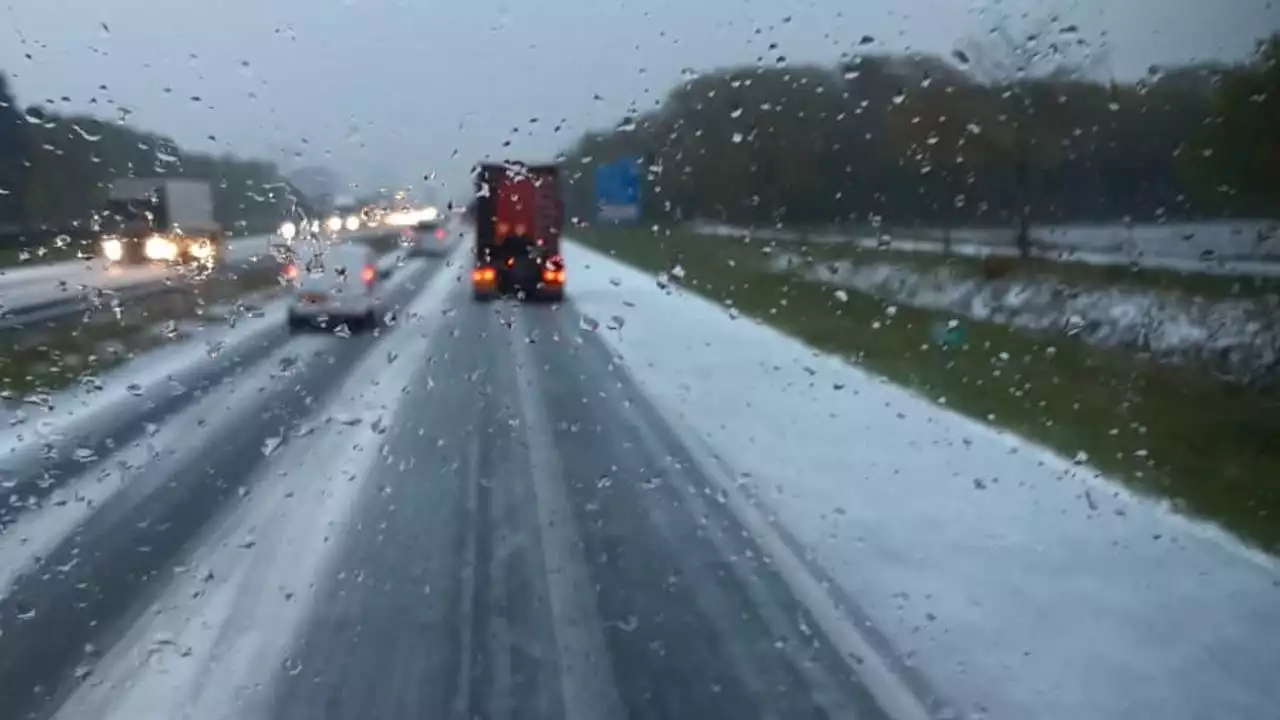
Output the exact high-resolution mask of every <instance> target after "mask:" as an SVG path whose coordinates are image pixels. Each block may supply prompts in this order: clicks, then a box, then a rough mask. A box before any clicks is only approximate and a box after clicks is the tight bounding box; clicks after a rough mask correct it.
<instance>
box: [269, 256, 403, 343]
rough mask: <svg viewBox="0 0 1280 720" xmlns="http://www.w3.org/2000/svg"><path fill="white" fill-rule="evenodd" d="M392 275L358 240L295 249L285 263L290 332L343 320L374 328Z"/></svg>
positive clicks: (350, 325)
mask: <svg viewBox="0 0 1280 720" xmlns="http://www.w3.org/2000/svg"><path fill="white" fill-rule="evenodd" d="M390 275H391V269H390V268H389V267H388V268H382V269H380V268H379V267H378V254H377V253H376V252H374V251H373V249H372V248H370V247H369V246H367V245H364V244H361V243H355V242H348V243H342V244H339V245H332V246H329V247H320V248H317V247H312V246H307V247H304V248H299V249H298V250H297V251H296V252H295V253H294V257H293V260H292V263H291V264H290V265H288V266H287V267H286V268H285V278H286V279H287V280H288V282H289V292H290V293H291V297H290V298H289V329H290V331H297V330H303V329H306V328H310V327H316V326H320V327H326V328H336V327H338V326H340V325H344V324H345V325H346V326H347V329H348V330H357V329H372V328H374V327H376V326H377V325H378V321H379V318H380V316H381V312H382V298H381V291H382V288H383V281H384V280H386V279H387V278H388V277H390Z"/></svg>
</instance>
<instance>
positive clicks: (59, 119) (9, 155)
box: [0, 73, 307, 237]
mask: <svg viewBox="0 0 1280 720" xmlns="http://www.w3.org/2000/svg"><path fill="white" fill-rule="evenodd" d="M130 176H133V177H152V176H172V177H188V178H201V179H206V180H208V181H210V183H211V184H212V186H213V194H214V214H215V216H216V218H217V220H218V222H219V223H220V224H222V226H223V227H224V228H226V229H227V230H228V232H236V233H238V232H266V231H270V230H272V229H274V228H276V227H278V226H279V224H280V222H281V218H282V217H284V216H285V214H286V213H287V212H290V211H291V210H292V209H293V208H294V206H295V204H299V203H300V204H302V205H303V206H304V207H305V205H306V204H307V201H306V199H305V198H304V197H303V196H302V195H301V194H300V193H297V192H296V191H295V190H294V189H293V188H292V187H291V186H290V185H289V183H288V182H287V181H286V180H285V178H284V177H283V176H282V174H281V173H280V172H279V170H278V169H277V168H276V167H275V165H274V164H272V163H270V162H263V161H260V160H248V159H242V158H238V157H234V156H231V155H221V156H213V155H205V154H201V153H195V152H187V151H184V150H183V149H182V148H180V147H179V146H178V145H177V143H175V142H174V141H173V140H172V139H171V138H168V137H166V136H164V135H160V134H157V133H153V132H147V131H144V130H139V129H136V128H133V127H130V126H128V125H124V124H120V123H116V122H111V121H107V120H102V119H99V118H95V117H90V116H85V115H64V114H59V113H54V112H51V111H48V110H45V109H43V108H40V107H37V106H30V107H26V108H22V107H21V106H20V105H19V104H18V101H17V100H16V98H15V97H14V96H13V93H12V92H11V91H10V88H9V85H8V83H7V80H6V78H5V77H4V75H3V73H0V234H3V235H5V236H9V237H18V236H23V237H28V236H30V237H35V236H40V235H42V234H47V233H48V232H68V233H71V234H78V232H80V233H82V232H86V231H88V229H89V228H91V227H92V224H93V219H94V217H95V214H96V213H98V212H101V211H102V209H103V208H104V207H105V205H106V198H107V192H108V188H109V186H110V183H111V181H112V179H114V178H119V177H130ZM77 231H78V232H77Z"/></svg>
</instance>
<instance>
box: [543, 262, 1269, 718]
mask: <svg viewBox="0 0 1280 720" xmlns="http://www.w3.org/2000/svg"><path fill="white" fill-rule="evenodd" d="M566 255H567V259H568V260H569V263H570V265H571V267H573V268H575V269H574V270H573V271H572V272H573V273H574V277H575V278H576V280H575V284H574V289H573V295H572V297H573V301H574V302H575V304H576V305H577V306H578V307H579V308H580V309H581V311H582V312H583V313H585V314H587V315H589V316H594V317H611V316H614V315H617V316H619V317H623V318H625V319H626V332H625V333H619V332H615V331H604V330H601V329H597V330H596V331H597V332H599V334H600V336H601V337H602V338H603V339H604V340H605V341H606V342H607V343H608V344H609V345H610V346H611V347H612V348H613V351H614V352H615V353H616V354H617V355H618V356H619V357H620V358H621V359H622V361H623V362H625V364H626V366H627V367H628V369H629V371H630V372H631V374H632V375H633V376H634V377H635V378H636V380H637V381H638V382H639V383H640V384H641V386H642V387H643V389H644V390H645V391H646V393H647V394H648V395H649V396H650V397H651V398H652V399H653V400H654V401H655V403H656V404H657V405H658V407H659V408H662V409H663V411H664V412H665V413H666V414H667V415H668V416H669V417H671V418H672V420H673V422H674V423H676V425H677V427H687V428H690V429H691V430H690V432H692V433H696V435H698V436H699V437H697V438H696V439H697V440H698V441H700V442H706V443H707V445H708V446H709V447H710V448H712V450H713V451H714V452H716V453H717V454H718V455H719V456H720V458H722V459H723V460H724V461H725V462H727V464H728V465H729V466H730V468H731V470H732V471H733V472H735V473H737V478H736V480H737V482H736V483H735V484H734V486H733V487H730V488H727V490H728V491H729V492H731V493H738V494H740V495H741V496H744V497H747V498H752V499H754V501H755V502H757V503H759V506H760V507H761V508H762V510H763V512H764V513H765V514H766V515H767V516H768V517H770V519H771V520H773V521H775V522H777V523H779V524H780V525H781V526H782V527H783V528H785V529H786V531H787V532H788V533H789V534H790V535H791V536H792V537H794V538H795V540H796V541H797V542H798V543H799V544H800V545H802V546H803V547H804V549H805V551H806V554H807V558H806V559H808V560H810V561H812V562H814V563H816V564H817V565H818V566H820V567H821V568H822V569H823V570H824V571H825V572H826V573H827V574H828V575H829V576H830V577H831V578H832V580H833V582H834V583H835V585H836V586H838V588H839V590H840V591H841V592H843V593H844V594H846V595H848V596H849V597H851V598H853V599H854V600H855V601H856V602H857V603H858V604H859V605H860V606H861V608H862V610H863V611H864V612H865V613H866V614H867V616H868V617H869V618H870V620H871V621H872V624H873V625H874V627H875V629H876V630H877V631H878V632H879V633H881V634H883V635H884V636H885V637H886V638H888V640H889V641H890V642H892V643H893V644H894V645H895V646H896V648H897V649H898V651H899V652H900V653H901V654H902V656H903V658H905V659H906V661H907V662H909V663H910V664H911V665H913V666H914V667H915V668H916V669H918V670H919V671H920V672H921V673H922V674H923V675H924V676H925V677H926V678H927V679H928V681H929V682H930V684H932V685H933V686H934V687H937V688H938V689H939V690H940V691H941V692H942V693H943V695H944V696H945V697H946V698H948V699H949V700H951V701H952V702H953V703H954V705H955V706H956V707H957V709H959V710H960V711H962V712H964V713H979V712H980V710H979V709H980V708H981V709H983V710H982V711H981V712H985V714H986V716H987V717H991V718H1014V719H1017V718H1027V717H1035V718H1044V719H1045V720H1058V719H1059V718H1061V719H1063V720H1067V719H1072V720H1074V719H1075V718H1081V717H1088V718H1094V719H1096V720H1113V719H1114V720H1121V719H1123V718H1130V717H1161V718H1168V719H1170V720H1192V719H1193V718H1200V717H1215V718H1233V719H1234V718H1240V719H1241V720H1245V719H1251V718H1255V717H1264V716H1267V715H1268V713H1270V712H1271V710H1272V709H1273V708H1274V707H1276V706H1277V704H1280V688H1277V686H1276V685H1275V683H1274V681H1273V679H1272V678H1270V677H1269V671H1268V670H1267V668H1273V667H1277V666H1280V646H1278V645H1276V643H1274V642H1272V639H1271V638H1270V637H1269V636H1268V635H1267V633H1260V632H1259V628H1269V627H1276V626H1277V624H1280V565H1278V564H1277V562H1276V561H1275V560H1274V559H1272V558H1270V557H1268V556H1266V555H1263V554H1261V553H1257V552H1254V551H1252V550H1249V549H1247V548H1245V547H1243V546H1242V545H1240V544H1239V543H1238V542H1237V541H1235V540H1234V539H1233V538H1231V537H1230V536H1229V535H1227V534H1226V533H1223V532H1221V531H1219V530H1217V529H1216V528H1214V527H1213V526H1210V525H1207V524H1205V523H1201V522H1197V521H1194V520H1190V519H1188V518H1185V517H1183V516H1180V515H1176V514H1174V513H1173V512H1171V511H1170V510H1169V509H1168V508H1167V507H1166V506H1165V505H1164V504H1162V503H1159V502H1155V501H1151V500H1148V499H1145V498H1141V497H1137V496H1134V495H1132V494H1131V493H1128V492H1126V491H1125V490H1124V489H1123V488H1122V487H1121V486H1119V485H1118V484H1116V483H1115V482H1113V481H1112V480H1110V479H1108V478H1106V477H1104V476H1102V475H1101V474H1100V473H1098V471H1097V470H1096V469H1094V468H1091V467H1089V466H1088V465H1085V464H1079V465H1077V464H1076V463H1074V462H1073V461H1072V460H1071V459H1068V458H1063V457H1060V456H1058V455H1056V454H1055V453H1053V452H1051V451H1049V450H1048V449H1046V448H1043V447H1041V446H1037V445H1034V444H1031V443H1029V442H1027V441H1024V440H1022V439H1020V438H1018V437H1016V436H1013V435H1011V434H1009V433H1006V432H1002V431H999V430H997V429H995V428H993V427H990V426H987V425H984V424H981V423H977V422H975V421H972V420H970V419H968V418H965V417H963V416H961V415H958V414H956V413H953V412H951V411H949V410H947V409H945V408H942V407H939V406H937V405H935V404H933V403H932V402H930V401H928V400H926V399H924V398H922V397H920V396H918V395H916V394H914V393H912V392H910V391H908V390H905V389H903V388H901V387H899V386H897V385H894V384H892V383H889V382H887V381H885V380H884V379H882V378H880V377H877V376H874V375H871V374H870V373H867V372H865V371H863V370H861V369H859V368H857V367H854V366H851V365H849V364H847V363H846V362H845V361H843V360H842V359H840V358H837V357H833V356H830V355H825V354H820V353H817V352H815V351H813V350H812V349H810V348H807V347H805V346H803V345H802V344H800V343H799V342H797V341H795V340H794V339H791V338H789V337H787V336H785V335H783V334H782V333H780V332H777V331H775V330H773V329H771V328H768V327H767V326H764V325H762V324H760V323H757V322H755V321H748V320H744V319H739V320H736V321H735V320H732V319H730V318H729V317H728V316H727V315H726V313H725V309H724V308H723V307H722V306H719V305H717V304H715V303H713V302H710V301H707V300H704V299H701V298H698V297H695V296H691V295H689V294H686V293H684V292H683V291H680V290H679V289H671V288H666V289H664V288H663V287H660V286H659V281H658V280H657V278H655V277H654V276H652V275H649V274H646V273H643V272H641V271H638V270H635V269H632V268H629V267H627V266H624V265H622V264H620V263H618V262H616V261H613V260H610V259H609V258H607V257H606V256H604V255H602V254H600V253H597V252H594V251H591V250H588V249H586V248H583V247H581V246H578V245H576V244H570V245H569V246H568V247H567V249H566ZM611 279H614V280H620V283H614V282H611ZM671 318H679V319H680V320H679V322H671ZM744 388H745V389H747V390H746V391H744Z"/></svg>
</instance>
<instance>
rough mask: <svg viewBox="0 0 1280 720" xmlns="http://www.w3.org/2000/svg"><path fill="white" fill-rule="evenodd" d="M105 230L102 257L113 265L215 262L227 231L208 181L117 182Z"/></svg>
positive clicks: (109, 196) (110, 195)
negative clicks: (218, 216) (215, 212)
mask: <svg viewBox="0 0 1280 720" xmlns="http://www.w3.org/2000/svg"><path fill="white" fill-rule="evenodd" d="M101 227H102V230H103V233H102V239H101V249H102V254H103V256H104V257H106V259H107V260H108V261H110V262H112V263H125V264H138V263H144V262H149V261H156V262H174V263H188V262H206V263H212V262H213V261H214V260H215V259H216V258H217V257H218V254H219V252H220V251H221V249H222V240H223V229H222V226H221V225H219V224H218V222H217V220H215V219H214V215H213V188H212V187H211V186H210V184H209V182H208V181H206V180H195V179H188V178H120V179H118V180H115V181H114V182H112V183H111V187H110V189H109V190H108V194H107V208H106V212H105V213H104V215H103V218H102V222H101Z"/></svg>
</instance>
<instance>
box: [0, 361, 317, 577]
mask: <svg viewBox="0 0 1280 720" xmlns="http://www.w3.org/2000/svg"><path fill="white" fill-rule="evenodd" d="M323 343H324V338H320V337H314V338H300V339H299V342H297V343H293V344H291V345H289V346H288V347H286V348H282V349H280V350H278V351H276V352H275V353H274V354H272V355H270V356H268V357H267V358H265V359H264V360H263V361H262V362H259V363H258V364H257V365H255V366H254V367H253V368H252V369H251V370H247V371H246V372H245V373H244V374H243V375H242V376H241V377H240V379H239V381H238V382H236V383H235V384H230V385H223V386H220V387H218V388H217V389H215V390H213V391H212V392H210V393H208V394H206V395H203V396H202V397H200V398H199V399H198V400H197V401H196V402H194V403H192V405H191V406H190V407H188V408H187V409H186V410H185V411H183V412H182V414H181V415H179V416H177V417H175V418H173V419H172V420H170V421H169V422H166V423H164V424H163V426H156V427H153V428H148V433H147V437H146V438H144V439H143V440H142V441H140V442H137V443H133V444H131V445H130V446H129V447H127V448H125V449H123V450H121V451H120V452H117V453H115V454H113V455H112V456H111V457H110V458H108V459H107V461H106V462H103V463H102V464H101V465H100V466H99V467H98V468H97V469H95V470H90V471H88V472H85V473H84V474H82V475H80V476H79V477H77V478H74V479H73V480H71V481H70V482H68V483H66V484H65V485H63V486H61V487H59V488H58V489H57V490H55V491H54V492H53V494H52V495H51V496H50V497H49V498H48V500H46V501H45V502H44V503H42V504H41V506H40V507H39V508H36V509H32V510H30V511H28V512H25V513H23V514H21V515H20V516H19V517H18V520H17V521H16V522H14V523H13V524H12V525H10V526H9V527H7V528H6V529H5V533H4V537H5V539H6V541H5V542H2V543H0V597H3V596H4V595H5V594H6V593H8V591H9V590H10V588H11V586H12V584H13V582H14V580H16V579H17V578H18V577H19V576H20V575H22V574H23V573H24V572H28V571H29V570H31V569H32V568H34V567H35V566H36V561H37V559H39V558H42V557H45V556H46V555H48V553H50V552H51V551H52V550H53V549H54V548H55V547H57V546H58V544H59V543H61V542H62V541H63V540H64V539H65V538H66V537H67V536H69V535H70V534H71V533H72V532H74V531H75V530H76V528H78V527H80V525H81V524H82V523H83V522H84V521H85V520H86V519H87V518H88V517H89V516H90V515H92V514H93V513H94V512H95V511H96V510H97V509H98V508H101V507H102V506H103V504H105V503H106V502H107V500H108V499H110V498H112V497H113V496H115V495H116V494H117V493H120V492H122V491H125V490H127V491H128V492H129V493H130V494H131V497H133V498H136V499H141V498H143V497H145V496H147V495H148V494H150V493H151V492H152V491H154V490H155V486H154V482H153V483H149V484H147V486H145V487H144V486H143V485H142V484H140V483H138V482H137V481H136V478H138V477H140V476H146V477H150V478H153V479H155V480H164V479H167V478H168V477H170V476H171V475H176V474H177V473H178V472H180V471H181V470H182V469H183V468H184V467H186V466H187V464H188V461H189V460H190V458H191V456H192V455H194V454H196V453H198V452H200V450H201V448H200V446H199V445H198V444H195V443H192V442H191V438H193V437H199V436H200V435H202V434H207V433H218V432H220V431H221V430H222V429H223V428H225V427H231V426H234V425H235V424H237V423H243V422H245V421H246V420H249V421H252V414H253V413H257V412H260V411H261V405H260V402H261V398H260V396H259V390H260V389H261V388H263V387H266V386H268V385H269V384H271V383H273V382H277V376H278V374H279V368H280V367H281V366H282V363H283V360H284V359H285V358H286V357H291V356H292V357H308V356H310V355H312V354H314V353H316V352H318V351H319V350H320V349H321V348H323V346H324V345H323ZM160 468H172V471H171V472H164V471H161V470H160Z"/></svg>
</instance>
